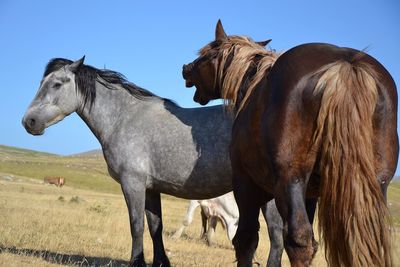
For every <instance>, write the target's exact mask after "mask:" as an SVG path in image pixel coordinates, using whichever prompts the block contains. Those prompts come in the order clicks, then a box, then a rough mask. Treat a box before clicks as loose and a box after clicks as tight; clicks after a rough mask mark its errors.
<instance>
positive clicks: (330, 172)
mask: <svg viewBox="0 0 400 267" xmlns="http://www.w3.org/2000/svg"><path fill="white" fill-rule="evenodd" d="M315 75H321V76H320V78H319V80H318V82H317V85H316V87H315V89H314V94H315V95H318V94H322V97H321V106H320V110H319V114H318V118H317V129H316V132H315V135H314V140H315V142H317V143H320V144H321V145H320V163H319V166H320V170H319V171H320V174H321V184H320V196H321V198H320V201H319V209H318V210H319V214H318V216H319V227H320V232H321V233H322V236H323V240H324V242H325V246H326V255H327V258H328V261H329V262H330V264H331V265H332V266H391V264H392V263H391V251H390V234H389V230H388V229H389V227H388V225H387V219H388V216H389V214H388V209H387V207H386V204H385V199H384V197H383V194H382V192H381V190H380V186H379V183H378V180H377V177H376V172H375V167H374V148H373V138H374V129H373V115H374V111H375V107H376V104H377V100H378V86H377V83H378V80H379V76H378V74H377V73H376V71H375V70H374V68H373V67H372V66H371V65H369V64H367V63H365V62H364V61H363V60H362V57H361V56H357V57H355V58H354V59H353V60H352V61H346V60H339V61H336V62H333V63H331V64H328V65H325V66H323V67H322V68H321V69H320V70H318V71H317V72H316V73H315ZM338 237H341V238H338Z"/></svg>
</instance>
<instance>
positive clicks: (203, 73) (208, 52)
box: [182, 20, 271, 105]
mask: <svg viewBox="0 0 400 267" xmlns="http://www.w3.org/2000/svg"><path fill="white" fill-rule="evenodd" d="M270 41H271V40H267V41H265V42H253V41H251V39H250V38H247V37H241V36H228V35H227V34H226V33H225V30H224V28H223V26H222V23H221V21H220V20H218V23H217V26H216V29H215V40H214V41H212V42H210V43H209V44H207V45H206V46H204V47H203V48H202V49H200V52H199V57H198V58H197V59H195V60H194V61H193V62H191V63H189V64H187V65H183V69H182V76H183V78H184V79H185V81H186V87H193V86H196V92H195V94H194V97H193V100H194V101H195V102H197V103H199V104H201V105H206V104H207V103H208V102H209V101H210V100H213V99H219V98H225V97H226V96H225V95H224V92H223V90H224V88H222V86H223V83H224V82H223V78H224V77H223V76H224V75H225V71H226V69H227V68H229V66H230V64H231V62H232V60H233V57H234V56H235V51H234V50H235V48H236V47H238V46H249V47H251V48H256V49H264V48H263V47H264V46H265V45H267V44H268V43H269V42H270ZM264 50H265V49H264ZM245 70H246V69H245Z"/></svg>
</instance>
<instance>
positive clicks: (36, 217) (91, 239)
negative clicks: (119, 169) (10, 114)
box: [0, 146, 400, 267]
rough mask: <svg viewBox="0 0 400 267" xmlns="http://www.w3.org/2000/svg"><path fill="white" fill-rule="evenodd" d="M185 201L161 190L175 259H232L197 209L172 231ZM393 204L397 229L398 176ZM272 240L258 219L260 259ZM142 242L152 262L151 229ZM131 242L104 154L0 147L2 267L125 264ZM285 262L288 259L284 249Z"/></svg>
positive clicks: (228, 262)
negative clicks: (205, 232) (204, 234)
mask: <svg viewBox="0 0 400 267" xmlns="http://www.w3.org/2000/svg"><path fill="white" fill-rule="evenodd" d="M45 175H59V176H64V177H65V178H66V179H67V182H66V184H67V185H66V186H64V187H62V188H58V187H56V186H53V185H44V184H43V183H42V179H43V176H45ZM105 178H107V179H105ZM90 179H91V180H90ZM81 180H83V181H81ZM88 180H90V181H88ZM97 183H98V184H99V186H98V187H97V186H96V185H97ZM187 204H188V201H186V200H182V199H178V198H174V197H170V196H165V195H164V196H163V218H164V241H165V246H166V249H167V251H168V254H169V258H170V260H171V264H172V265H173V266H234V265H235V263H234V260H235V258H234V251H233V249H232V247H231V244H230V242H229V241H228V239H227V237H226V233H225V232H224V231H223V230H222V228H221V227H220V226H218V229H217V233H216V236H215V242H214V243H215V245H213V246H212V247H208V246H207V245H206V243H205V241H203V240H200V238H199V236H200V214H199V212H196V216H195V220H194V222H193V224H192V225H191V226H189V228H188V229H187V231H186V233H185V234H184V235H183V236H182V238H181V239H179V240H174V239H171V238H170V236H171V235H172V234H173V233H174V231H175V230H176V229H178V227H179V226H180V223H181V221H182V219H183V216H184V214H185V211H186V206H187ZM389 205H390V209H391V211H392V214H393V215H394V216H393V223H394V225H395V227H394V228H395V229H399V226H400V220H399V217H400V184H399V183H394V184H393V185H391V187H390V190H389ZM398 240H400V234H399V233H395V237H394V244H395V246H394V250H395V251H394V255H395V256H396V257H397V258H395V263H396V266H400V259H399V254H400V247H399V245H397V243H398ZM268 243H269V241H268V237H267V232H266V227H265V223H264V222H262V221H261V230H260V244H259V248H258V250H257V253H256V259H255V261H257V262H259V263H261V266H265V264H266V259H267V254H268V249H269V245H268ZM144 246H145V257H146V261H147V262H148V263H151V260H152V243H151V239H150V236H149V234H148V231H146V232H145V244H144ZM130 247H131V240H130V233H129V224H128V216H127V209H126V206H125V203H124V200H123V197H122V194H121V193H120V192H119V186H118V184H117V183H116V182H114V181H113V180H112V179H111V178H109V177H107V174H106V169H105V166H104V162H103V159H102V158H101V157H94V156H85V157H83V156H82V157H59V156H54V155H49V154H42V153H37V152H32V151H26V150H19V149H14V148H8V147H3V146H0V266H7V267H8V266H16V267H17V266H18V267H20V266H126V264H127V261H128V260H129V255H130ZM322 251H323V248H322V247H320V250H319V252H318V254H317V257H316V259H315V260H314V263H313V266H326V263H325V260H324V256H323V252H322ZM283 266H289V262H288V259H287V257H286V255H284V258H283Z"/></svg>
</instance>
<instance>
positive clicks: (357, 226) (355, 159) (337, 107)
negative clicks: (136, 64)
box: [182, 21, 399, 267]
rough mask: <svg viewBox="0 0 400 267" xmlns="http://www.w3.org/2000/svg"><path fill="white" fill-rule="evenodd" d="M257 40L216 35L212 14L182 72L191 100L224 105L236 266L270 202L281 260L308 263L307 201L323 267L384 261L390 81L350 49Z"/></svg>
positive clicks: (392, 135)
mask: <svg viewBox="0 0 400 267" xmlns="http://www.w3.org/2000/svg"><path fill="white" fill-rule="evenodd" d="M264 44H265V43H256V42H253V41H252V40H251V39H250V38H247V37H242V36H227V35H226V33H225V31H224V29H223V27H222V24H221V23H220V21H219V22H218V24H217V28H216V38H215V40H214V41H213V42H211V43H209V44H208V45H206V46H205V47H204V48H202V49H201V50H200V55H199V57H198V58H197V59H196V60H195V61H194V62H192V63H190V64H188V65H184V67H183V73H182V74H183V77H184V78H185V80H186V86H187V87H191V86H193V85H194V86H196V93H195V96H194V100H195V101H196V102H198V103H200V104H203V105H204V104H207V103H208V102H209V101H210V100H211V99H217V98H223V99H225V100H226V102H227V104H228V105H229V106H230V107H232V108H233V110H234V111H235V112H236V119H235V122H234V126H233V130H232V143H231V152H230V153H231V161H232V168H233V175H234V177H233V184H234V193H235V198H236V201H237V203H238V206H239V212H240V219H239V226H238V230H237V233H236V236H235V238H234V246H235V251H236V257H237V260H238V266H251V259H252V256H253V254H254V251H255V249H256V247H257V244H258V229H259V223H258V213H259V207H260V206H261V205H262V204H263V203H265V202H266V201H268V200H270V199H272V198H275V201H276V205H277V207H278V210H279V213H280V214H281V216H282V219H283V221H284V233H283V237H284V245H285V249H286V251H287V254H288V255H289V259H290V261H291V264H292V266H309V265H310V264H311V261H312V258H313V255H314V253H315V250H316V247H315V246H313V233H312V228H311V224H310V220H309V219H308V216H307V212H306V210H307V207H306V206H307V205H306V199H308V198H316V197H319V212H318V219H319V227H320V232H322V237H323V241H324V244H325V252H326V258H327V260H328V262H329V265H330V266H356V267H359V266H392V259H391V245H390V233H389V226H388V219H389V218H388V217H389V213H388V209H387V206H386V201H385V196H386V189H387V186H388V184H389V182H390V180H391V179H392V177H393V175H394V171H395V168H396V164H397V159H398V147H399V146H398V136H397V91H396V86H395V84H394V81H393V79H392V77H391V76H390V74H389V73H388V72H387V71H386V69H385V68H384V67H383V66H382V65H381V64H380V63H379V62H378V61H377V60H375V59H374V58H372V57H371V56H369V55H367V54H366V53H364V52H362V51H358V50H354V49H351V48H341V47H337V46H334V45H330V44H321V43H313V44H303V45H300V46H297V47H294V48H292V49H290V50H288V51H287V52H285V53H283V54H282V55H278V54H276V53H275V52H273V51H268V50H266V49H265V48H264V47H263V45H264ZM278 56H279V57H278ZM309 215H310V214H309Z"/></svg>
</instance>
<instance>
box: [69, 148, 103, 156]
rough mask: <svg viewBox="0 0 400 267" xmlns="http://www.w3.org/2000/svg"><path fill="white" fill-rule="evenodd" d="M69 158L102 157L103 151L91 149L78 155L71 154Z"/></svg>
mask: <svg viewBox="0 0 400 267" xmlns="http://www.w3.org/2000/svg"><path fill="white" fill-rule="evenodd" d="M69 157H103V151H102V150H101V149H93V150H89V151H86V152H82V153H78V154H72V155H70V156H69Z"/></svg>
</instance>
